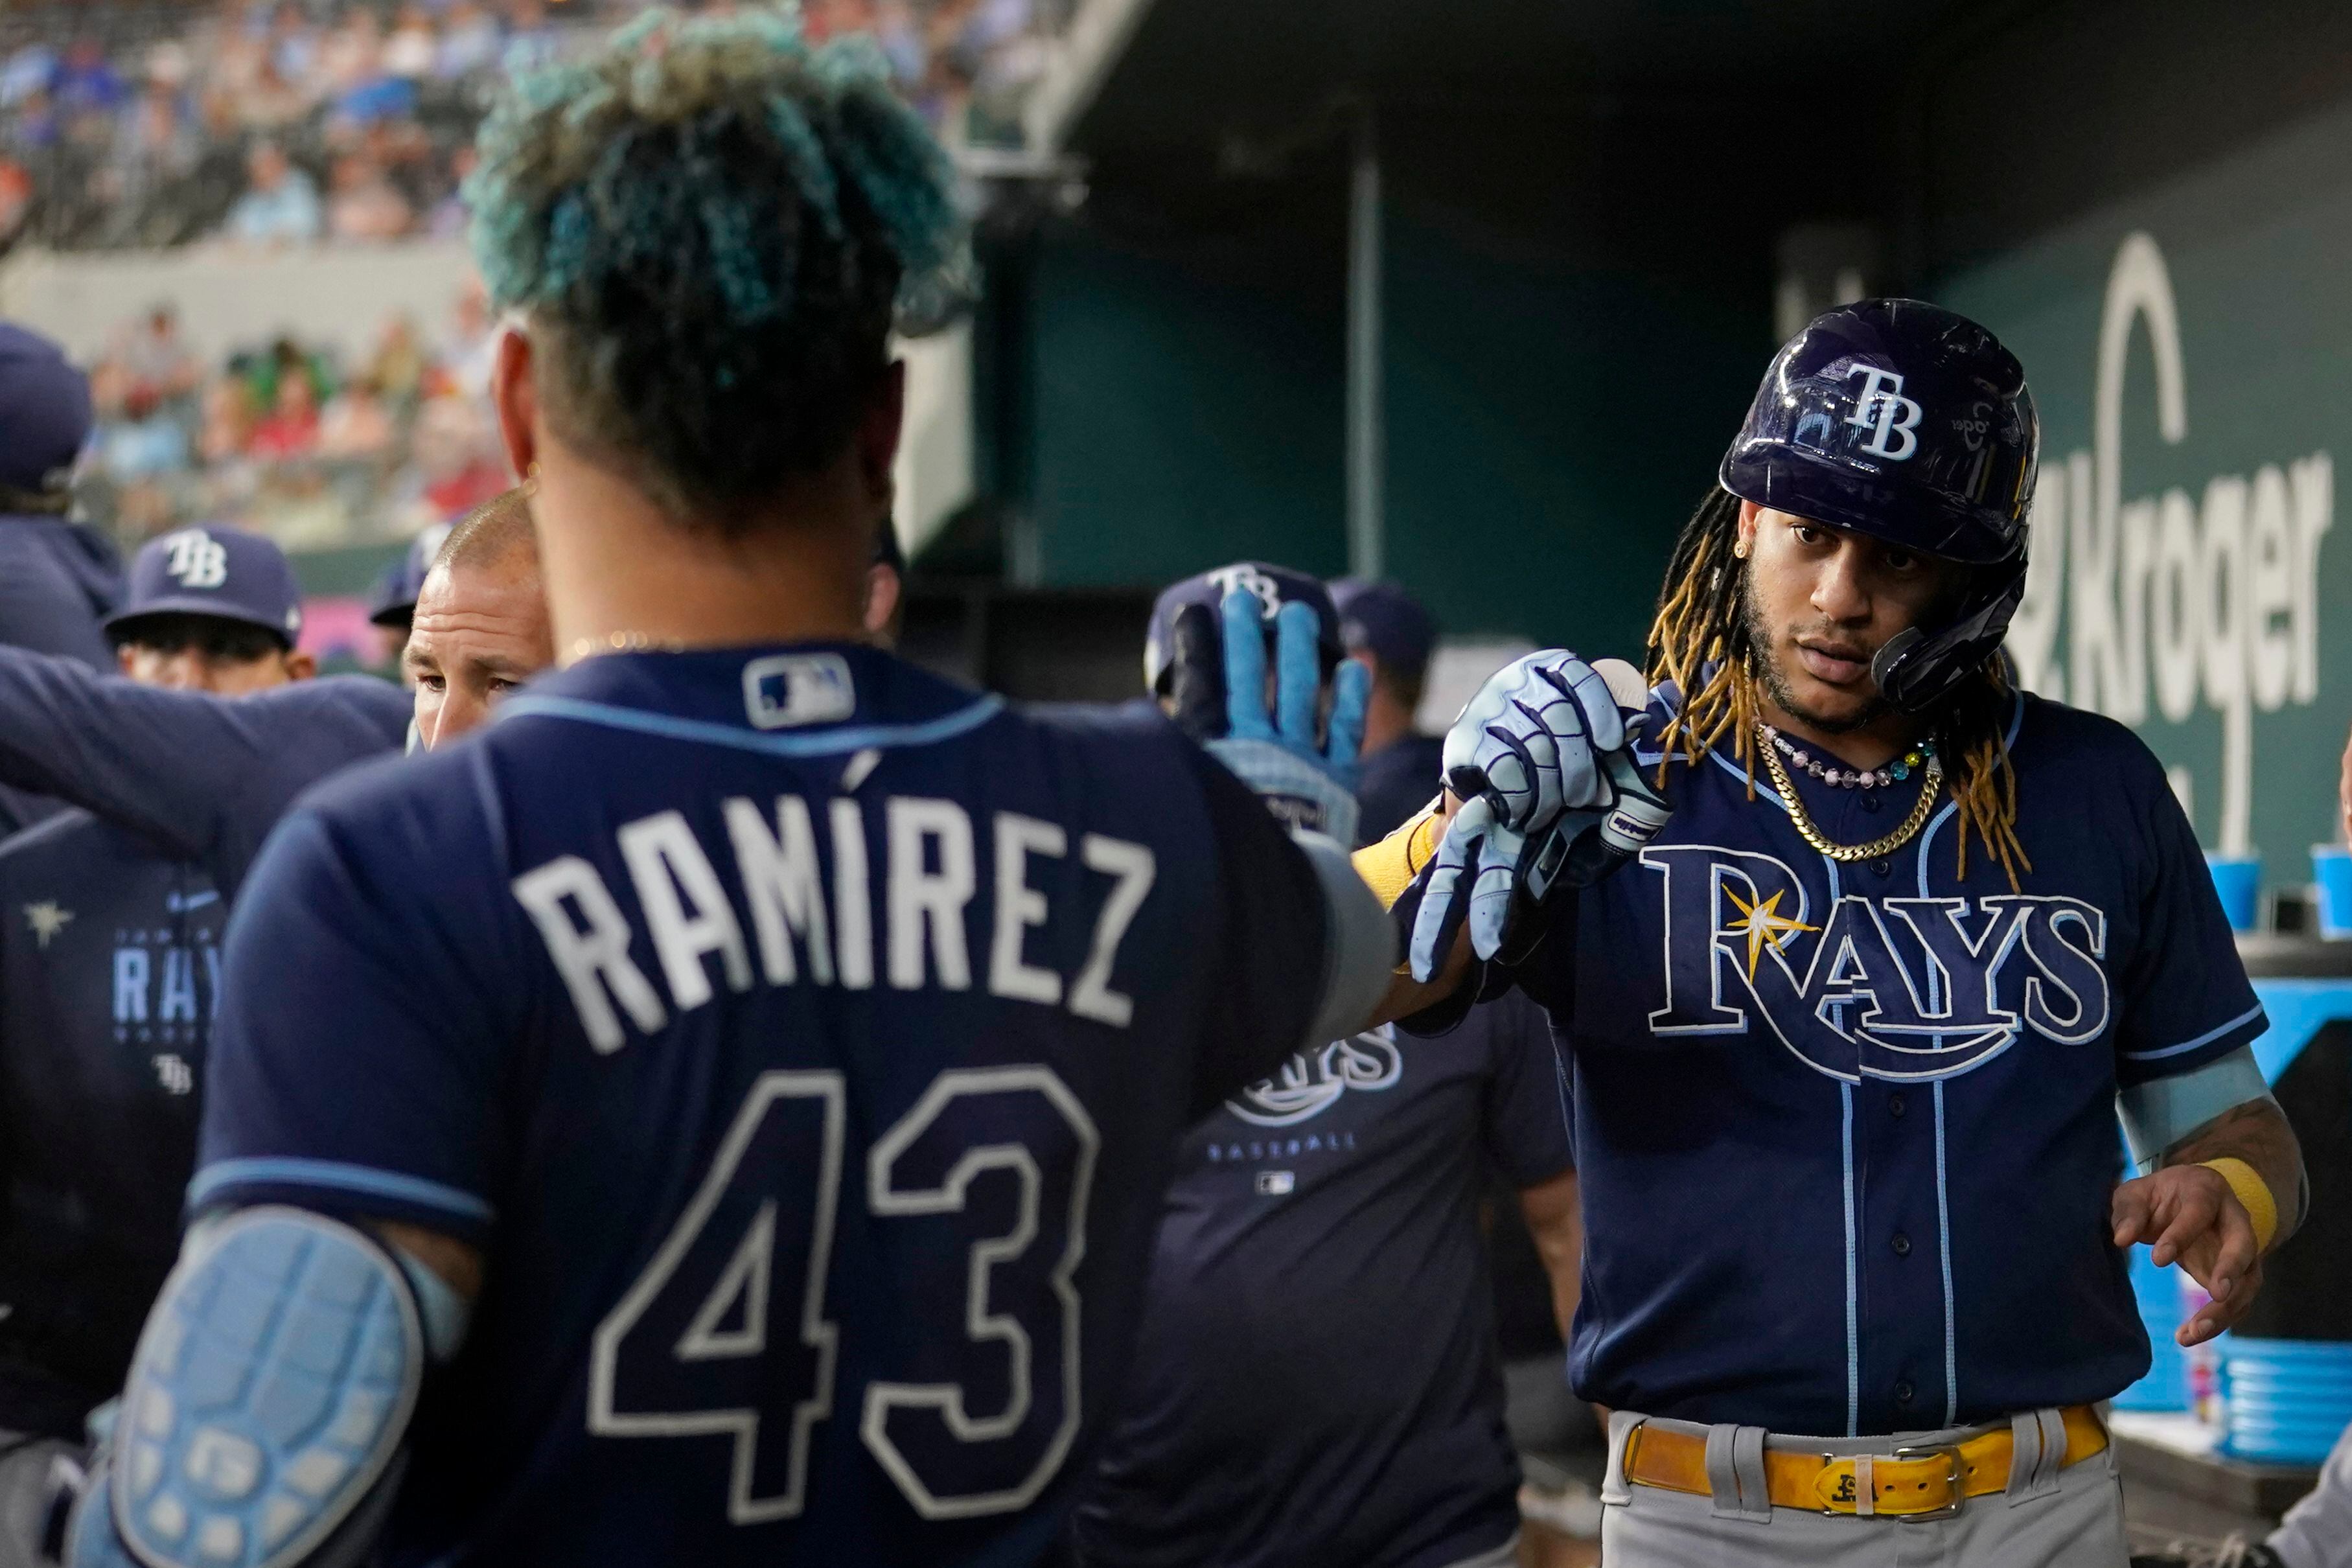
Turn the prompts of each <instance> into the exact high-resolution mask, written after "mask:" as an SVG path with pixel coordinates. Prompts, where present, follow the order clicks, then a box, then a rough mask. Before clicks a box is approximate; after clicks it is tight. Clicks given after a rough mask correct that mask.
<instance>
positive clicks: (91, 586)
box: [0, 321, 122, 834]
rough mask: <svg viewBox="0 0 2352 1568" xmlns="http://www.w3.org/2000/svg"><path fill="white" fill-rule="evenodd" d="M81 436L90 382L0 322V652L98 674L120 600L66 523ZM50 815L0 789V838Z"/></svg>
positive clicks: (117, 568)
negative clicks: (56, 658)
mask: <svg viewBox="0 0 2352 1568" xmlns="http://www.w3.org/2000/svg"><path fill="white" fill-rule="evenodd" d="M89 430H90V401H89V378H88V377H86V376H84V375H83V374H82V373H81V372H80V371H79V370H77V369H76V368H75V367H74V366H73V365H72V363H69V362H68V360H67V359H66V356H65V353H64V352H63V351H62V350H60V349H59V348H58V345H57V344H55V343H53V342H50V341H49V340H48V339H47V338H44V337H42V336H40V335H39V334H38V333H36V332H31V331H26V330H25V329H24V328H23V327H20V326H17V325H16V324H15V323H13V322H7V321H0V644H5V645H8V646H12V647H23V648H30V649H32V650H33V651H34V652H36V653H47V654H58V655H62V656H64V657H66V658H78V659H79V660H81V661H82V662H83V663H84V664H86V665H89V667H90V668H93V669H106V668H112V666H113V663H114V654H113V650H112V649H111V648H110V647H108V645H107V639H106V634H105V632H104V631H103V630H102V629H101V627H100V622H101V621H102V620H103V619H104V617H105V616H106V615H107V614H108V612H110V611H111V610H112V609H113V608H114V606H115V605H116V604H117V603H118V602H119V601H120V600H121V597H122V565H121V561H120V560H119V559H118V558H117V557H116V555H115V552H114V546H113V545H112V544H111V543H110V542H108V541H107V539H106V537H105V536H104V535H103V534H100V533H99V532H98V531H96V530H94V529H91V528H89V527H86V526H84V525H83V524H81V523H79V522H76V521H73V520H72V517H71V513H72V510H73V494H72V491H71V489H70V488H69V487H68V480H69V479H71V477H72V474H73V468H74V459H75V458H77V457H78V456H79V454H80V451H81V448H82V445H83V443H84V442H85V441H87V440H88V439H89ZM56 809H57V806H56V804H55V803H54V802H47V801H42V800H38V799H37V798H35V797H32V796H29V795H23V794H21V793H20V792H18V791H16V790H13V789H6V788H0V834H5V833H7V832H13V831H14V830H16V828H18V827H22V826H26V825H27V824H29V823H32V822H37V821H38V820H39V819H40V818H41V817H42V816H47V814H48V813H50V812H52V811H55V810H56Z"/></svg>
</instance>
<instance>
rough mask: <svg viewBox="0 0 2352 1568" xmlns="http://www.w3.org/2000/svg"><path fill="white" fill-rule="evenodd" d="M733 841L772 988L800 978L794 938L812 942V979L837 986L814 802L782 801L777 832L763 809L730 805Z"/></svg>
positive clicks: (729, 831)
mask: <svg viewBox="0 0 2352 1568" xmlns="http://www.w3.org/2000/svg"><path fill="white" fill-rule="evenodd" d="M725 810H726V814H727V837H729V838H730V840H732V841H733V843H734V846H735V869H736V870H737V872H739V873H740V875H741V877H742V879H743V896H744V898H745V900H747V901H748V902H749V903H750V904H751V926H752V929H753V930H754V931H757V932H758V934H759V938H760V968H761V972H762V973H765V974H766V975H767V977H768V984H771V985H788V984H791V983H792V982H793V980H794V979H796V978H797V977H798V973H799V972H798V970H797V968H796V967H795V965H794V964H793V934H794V933H795V932H797V933H798V934H799V935H800V936H801V938H802V940H803V941H804V942H807V944H808V966H809V978H810V979H812V980H814V981H815V982H816V983H817V984H819V985H830V984H833V942H832V940H831V939H830V938H829V937H828V936H827V934H826V931H825V925H826V921H825V912H824V875H823V872H822V870H821V869H820V868H819V867H818V865H817V858H816V829H815V827H814V826H812V824H811V823H810V821H809V808H808V802H806V801H804V800H803V799H802V798H801V797H800V796H798V795H778V796H777V797H776V830H775V832H774V833H772V834H771V833H770V832H769V831H768V825H767V823H766V822H765V821H764V820H763V819H762V818H761V816H760V808H759V807H758V806H756V805H752V804H751V802H750V801H748V800H744V799H742V798H741V797H740V796H739V797H737V798H736V799H733V800H730V801H729V802H728V803H727V805H726V807H725Z"/></svg>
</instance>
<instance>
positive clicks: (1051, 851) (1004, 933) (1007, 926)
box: [988, 811, 1070, 1007]
mask: <svg viewBox="0 0 2352 1568" xmlns="http://www.w3.org/2000/svg"><path fill="white" fill-rule="evenodd" d="M1069 852H1070V836H1069V834H1068V833H1066V831H1064V830H1063V828H1062V826H1061V825H1060V824H1058V823H1053V822H1040V821H1038V820H1037V819H1036V818H1035V817H1034V816H1021V815H1019V814H1018V813H1015V812H1010V811H1000V812H998V813H997V814H996V932H995V936H994V938H993V939H992V942H990V944H989V950H988V990H989V994H991V995H993V996H1010V997H1012V998H1013V1000H1015V1001H1019V1002H1041V1003H1043V1004H1045V1005H1046V1006H1048V1007H1052V1006H1055V1005H1059V1004H1060V1002H1061V1000H1062V977H1061V976H1060V975H1058V974H1056V973H1054V972H1053V971H1052V970H1050V969H1040V968H1038V967H1037V966H1036V965H1035V964H1034V963H1024V962H1023V960H1022V957H1021V944H1022V942H1023V941H1024V938H1026V937H1027V935H1028V933H1029V928H1030V927H1032V926H1041V925H1044V924H1045V912H1046V911H1045V894H1043V893H1041V892H1039V891H1038V890H1037V889H1034V888H1033V887H1031V886H1030V885H1029V857H1030V856H1032V855H1050V856H1052V857H1054V858H1055V859H1057V860H1058V859H1060V858H1063V857H1064V856H1066V855H1067V854H1068V853H1069Z"/></svg>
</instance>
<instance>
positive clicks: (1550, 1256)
mask: <svg viewBox="0 0 2352 1568" xmlns="http://www.w3.org/2000/svg"><path fill="white" fill-rule="evenodd" d="M1519 1211H1520V1213H1522V1214H1523V1215H1526V1216H1527V1222H1528V1235H1529V1236H1530V1237H1533V1238H1534V1239H1535V1244H1536V1256H1537V1257H1538V1258H1541V1259H1543V1266H1544V1275H1545V1278H1546V1279H1549V1281H1550V1284H1551V1310H1552V1317H1553V1318H1554V1319H1555V1320H1556V1321H1558V1322H1559V1337H1560V1338H1561V1339H1563V1340H1565V1339H1567V1338H1568V1335H1569V1329H1570V1325H1571V1324H1573V1323H1574V1322H1575V1321H1576V1304H1577V1302H1578V1301H1580V1300H1582V1299H1583V1295H1584V1214H1583V1210H1582V1208H1581V1207H1580V1199H1579V1197H1578V1193H1577V1185H1576V1173H1575V1172H1574V1171H1573V1170H1569V1171H1564V1172H1562V1173H1560V1174H1559V1175H1558V1176H1556V1177H1554V1178H1553V1179H1552V1180H1550V1181H1549V1182H1546V1183H1544V1184H1541V1185H1540V1186H1534V1187H1529V1188H1528V1189H1527V1190H1526V1191H1525V1192H1524V1193H1522V1194H1519Z"/></svg>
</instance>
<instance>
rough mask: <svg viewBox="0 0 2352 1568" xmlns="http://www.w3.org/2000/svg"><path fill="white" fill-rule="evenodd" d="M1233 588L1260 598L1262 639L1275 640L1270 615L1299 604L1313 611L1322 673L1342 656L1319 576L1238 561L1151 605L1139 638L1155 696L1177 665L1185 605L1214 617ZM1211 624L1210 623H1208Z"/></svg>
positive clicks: (1148, 683) (1186, 583) (1180, 585)
mask: <svg viewBox="0 0 2352 1568" xmlns="http://www.w3.org/2000/svg"><path fill="white" fill-rule="evenodd" d="M1236 588H1246V589H1248V590H1249V591H1250V592H1251V593H1253V594H1255V595H1257V597H1258V603H1259V604H1260V605H1261V606H1262V607H1263V609H1264V612H1265V614H1264V617H1263V618H1264V619H1265V635H1266V636H1267V637H1268V638H1271V637H1273V636H1274V617H1275V616H1276V614H1278V613H1279V612H1280V611H1281V609H1282V606H1283V605H1286V604H1289V603H1290V602H1292V601H1293V600H1297V602H1299V603H1300V604H1303V605H1307V607H1308V608H1310V609H1312V610H1313V611H1314V612H1315V626H1316V637H1315V643H1316V651H1317V652H1318V654H1319V655H1320V656H1321V657H1320V662H1321V664H1322V666H1323V670H1324V673H1325V674H1327V675H1328V674H1329V673H1330V671H1331V670H1332V669H1333V668H1335V667H1336V666H1337V665H1338V664H1339V660H1340V659H1341V658H1343V657H1345V655H1346V652H1347V650H1346V649H1345V648H1344V647H1341V646H1340V640H1339V611H1337V610H1335V609H1333V608H1332V607H1331V595H1330V591H1329V590H1328V589H1327V588H1325V587H1324V586H1323V580H1322V579H1321V578H1319V577H1310V576H1308V575H1307V574H1306V573H1304V572H1294V571H1292V570H1291V569H1290V568H1289V567H1287V566H1270V565H1268V564H1267V563H1265V562H1263V561H1237V562H1235V563H1234V564H1233V565H1231V566H1220V567H1218V568H1217V569H1216V570H1215V571H1213V572H1203V573H1202V574H1200V575H1198V576H1195V577H1187V578H1185V579H1184V580H1183V581H1182V582H1181V583H1178V584H1173V585H1172V586H1171V587H1168V588H1166V589H1163V590H1162V591H1161V592H1160V597H1159V599H1158V600H1157V601H1156V602H1154V603H1153V605H1152V606H1151V624H1150V626H1149V627H1148V628H1147V629H1146V630H1145V632H1144V636H1143V681H1144V684H1145V685H1146V686H1148V687H1150V689H1152V691H1153V692H1155V693H1157V694H1158V695H1160V696H1163V697H1164V696H1166V695H1167V694H1168V678H1169V673H1170V671H1171V669H1172V668H1174V666H1175V663H1176V643H1177V637H1176V619H1177V617H1178V616H1180V615H1181V614H1182V613H1183V611H1184V609H1185V608H1186V607H1187V606H1188V605H1201V606H1202V607H1204V608H1206V609H1207V610H1208V611H1209V612H1210V613H1211V616H1214V614H1215V612H1216V609H1217V606H1218V605H1222V604H1223V603H1224V602H1225V595H1228V594H1230V593H1232V592H1233V591H1234V589H1236ZM1212 624H1213V621H1212Z"/></svg>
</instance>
